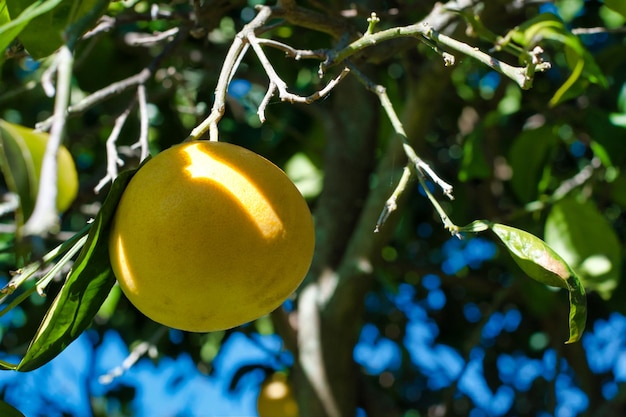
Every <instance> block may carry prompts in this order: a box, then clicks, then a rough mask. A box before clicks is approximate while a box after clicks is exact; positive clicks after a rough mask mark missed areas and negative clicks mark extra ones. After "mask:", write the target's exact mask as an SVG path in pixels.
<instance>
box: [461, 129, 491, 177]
mask: <svg viewBox="0 0 626 417" xmlns="http://www.w3.org/2000/svg"><path fill="white" fill-rule="evenodd" d="M484 137H485V129H483V128H482V127H478V128H477V129H475V130H474V131H473V132H472V133H470V134H469V135H468V136H467V138H466V139H465V141H464V142H463V160H462V161H461V169H460V170H459V180H461V181H470V180H473V179H484V178H488V177H489V176H490V175H491V167H490V166H489V164H488V163H487V159H486V158H485V152H484V149H483V138H484Z"/></svg>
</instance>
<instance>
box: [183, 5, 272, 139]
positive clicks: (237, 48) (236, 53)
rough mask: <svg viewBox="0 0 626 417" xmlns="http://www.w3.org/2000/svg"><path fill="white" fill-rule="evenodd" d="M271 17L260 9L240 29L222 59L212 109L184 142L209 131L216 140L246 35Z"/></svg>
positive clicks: (245, 49) (265, 10)
mask: <svg viewBox="0 0 626 417" xmlns="http://www.w3.org/2000/svg"><path fill="white" fill-rule="evenodd" d="M270 15H271V9H270V8H269V7H261V8H260V10H259V13H258V14H257V15H256V16H255V17H254V19H252V20H251V21H250V23H248V24H247V25H245V26H244V27H243V29H241V31H240V32H239V33H238V34H237V35H236V36H235V39H234V40H233V43H232V44H231V45H230V48H229V49H228V53H227V54H226V58H224V64H223V65H222V70H221V71H220V75H219V78H218V80H217V86H216V88H215V100H214V101H213V107H212V108H211V113H210V114H209V117H207V118H206V119H204V120H203V121H202V122H201V123H200V124H199V125H198V126H196V127H195V128H194V129H193V130H192V131H191V133H190V134H189V136H188V137H187V139H186V140H195V139H199V138H200V137H201V136H202V135H203V134H204V133H206V132H207V131H210V133H209V138H210V140H212V141H217V140H218V137H219V135H218V131H217V123H218V122H219V121H220V120H221V119H222V116H224V112H225V111H226V94H227V91H228V84H229V83H230V80H231V79H232V77H233V75H234V73H235V71H236V69H237V65H238V64H237V63H238V62H241V59H242V57H243V55H244V54H245V52H246V51H247V46H246V42H247V35H248V33H253V32H254V31H255V30H257V29H258V28H260V27H262V26H263V25H264V24H265V22H267V20H268V19H269V17H270Z"/></svg>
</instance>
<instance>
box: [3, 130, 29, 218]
mask: <svg viewBox="0 0 626 417" xmlns="http://www.w3.org/2000/svg"><path fill="white" fill-rule="evenodd" d="M0 169H1V170H2V175H4V179H5V181H6V184H7V187H8V188H9V190H10V191H11V192H13V193H15V194H16V195H17V196H18V197H19V201H20V205H19V207H18V211H17V213H16V219H15V220H16V223H17V226H18V228H19V227H20V226H22V225H23V224H24V222H25V221H26V218H27V217H28V216H29V215H30V213H31V212H32V211H33V207H34V206H35V198H36V197H37V188H36V187H37V184H36V181H37V180H36V175H35V167H34V166H33V161H32V158H31V157H30V153H29V151H28V147H27V146H26V144H25V143H24V141H23V140H21V138H20V137H19V135H15V134H13V132H12V129H10V126H5V125H4V124H3V123H1V122H0Z"/></svg>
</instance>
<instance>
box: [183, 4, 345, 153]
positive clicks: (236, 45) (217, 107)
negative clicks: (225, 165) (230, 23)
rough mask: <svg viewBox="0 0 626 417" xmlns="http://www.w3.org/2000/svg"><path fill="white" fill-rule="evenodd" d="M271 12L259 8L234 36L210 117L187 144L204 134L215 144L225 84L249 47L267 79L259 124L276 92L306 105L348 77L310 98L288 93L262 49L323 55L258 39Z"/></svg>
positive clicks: (221, 113)
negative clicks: (268, 80) (258, 33)
mask: <svg viewBox="0 0 626 417" xmlns="http://www.w3.org/2000/svg"><path fill="white" fill-rule="evenodd" d="M272 10H273V9H272V8H270V7H266V6H261V7H260V8H259V13H258V14H257V16H256V17H255V18H254V19H253V20H252V21H251V22H250V23H248V24H247V25H246V26H244V27H243V29H242V30H241V31H240V32H239V33H238V34H237V36H235V40H234V41H233V43H232V44H231V47H230V49H229V51H228V54H227V55H226V58H225V59H224V65H223V66H222V70H221V72H220V76H219V79H218V81H217V86H216V88H215V101H214V103H213V107H212V109H211V114H209V117H207V118H206V119H205V120H204V121H203V122H202V123H200V124H199V125H198V126H196V127H195V128H194V129H193V130H192V131H191V133H190V134H189V137H188V138H187V139H186V140H194V139H198V138H200V137H201V136H202V135H203V134H204V133H206V131H207V130H208V131H209V138H210V140H213V141H216V140H218V131H217V124H218V123H219V121H220V120H221V118H222V116H223V115H224V112H225V109H226V94H227V91H228V84H229V83H230V81H231V80H232V77H233V76H234V74H235V72H236V70H237V68H238V66H239V65H240V63H241V60H242V58H243V56H244V55H245V53H246V52H247V48H248V47H251V48H252V50H253V51H254V53H255V54H256V55H257V57H258V58H259V61H261V65H262V66H263V69H264V70H265V73H266V74H267V76H268V78H269V79H270V82H269V86H268V89H267V92H266V93H265V96H264V97H263V100H262V101H261V104H260V105H259V109H258V112H257V114H258V115H259V119H260V120H261V122H264V121H265V109H266V108H267V105H268V104H269V101H270V99H271V98H272V97H273V96H274V94H276V92H278V97H279V98H280V100H281V101H288V102H291V103H307V104H308V103H311V102H313V101H315V100H318V99H320V98H322V97H324V96H326V95H327V94H328V93H329V92H330V91H331V90H332V89H333V88H334V87H335V86H336V85H337V84H338V83H339V82H340V81H341V80H342V79H343V78H344V77H345V76H346V75H347V73H348V69H347V68H344V69H343V70H342V71H341V72H340V73H339V75H338V76H337V77H335V78H334V79H332V80H331V81H329V82H328V84H326V86H325V87H324V88H322V89H321V90H319V91H316V92H315V93H313V94H311V95H309V96H299V95H297V94H293V93H290V92H289V91H288V89H287V83H285V81H283V80H282V78H280V76H279V75H278V74H277V73H276V70H275V69H274V67H273V66H272V64H271V62H270V61H269V59H268V58H267V56H266V55H265V52H264V51H263V48H262V46H261V45H269V46H272V47H274V48H278V49H281V50H284V51H285V52H286V53H287V54H288V55H290V56H293V57H294V58H295V59H300V58H302V57H303V56H306V57H307V58H313V57H315V58H318V59H319V58H322V57H323V55H322V53H321V52H319V51H318V52H314V51H298V50H296V49H294V48H291V47H289V46H287V45H285V44H282V43H280V42H276V41H270V40H266V39H260V38H257V36H256V35H257V32H260V31H262V30H263V29H264V25H265V23H266V22H267V21H268V19H269V18H270V17H271V16H272Z"/></svg>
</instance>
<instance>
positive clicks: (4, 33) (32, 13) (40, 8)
mask: <svg viewBox="0 0 626 417" xmlns="http://www.w3.org/2000/svg"><path fill="white" fill-rule="evenodd" d="M61 1H62V0H47V1H36V2H33V3H32V4H30V5H27V4H24V5H23V6H24V7H21V8H20V10H19V11H18V10H13V11H12V12H11V6H12V5H14V4H15V3H16V2H15V1H13V0H11V1H10V2H8V3H7V2H6V1H2V7H3V10H2V26H0V48H1V49H0V50H2V51H4V50H6V48H7V47H8V46H9V45H10V44H11V42H13V40H14V39H15V37H16V36H18V35H19V34H20V32H21V31H22V30H23V29H24V28H25V27H26V25H28V23H29V22H30V21H31V20H33V19H35V18H36V17H37V16H40V15H42V14H44V13H47V12H49V11H50V10H52V9H54V8H55V7H56V6H57V5H58V4H59V3H61ZM10 16H17V17H15V18H14V19H12V20H11V19H10ZM7 19H8V20H9V21H8V22H7ZM0 56H2V55H0Z"/></svg>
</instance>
